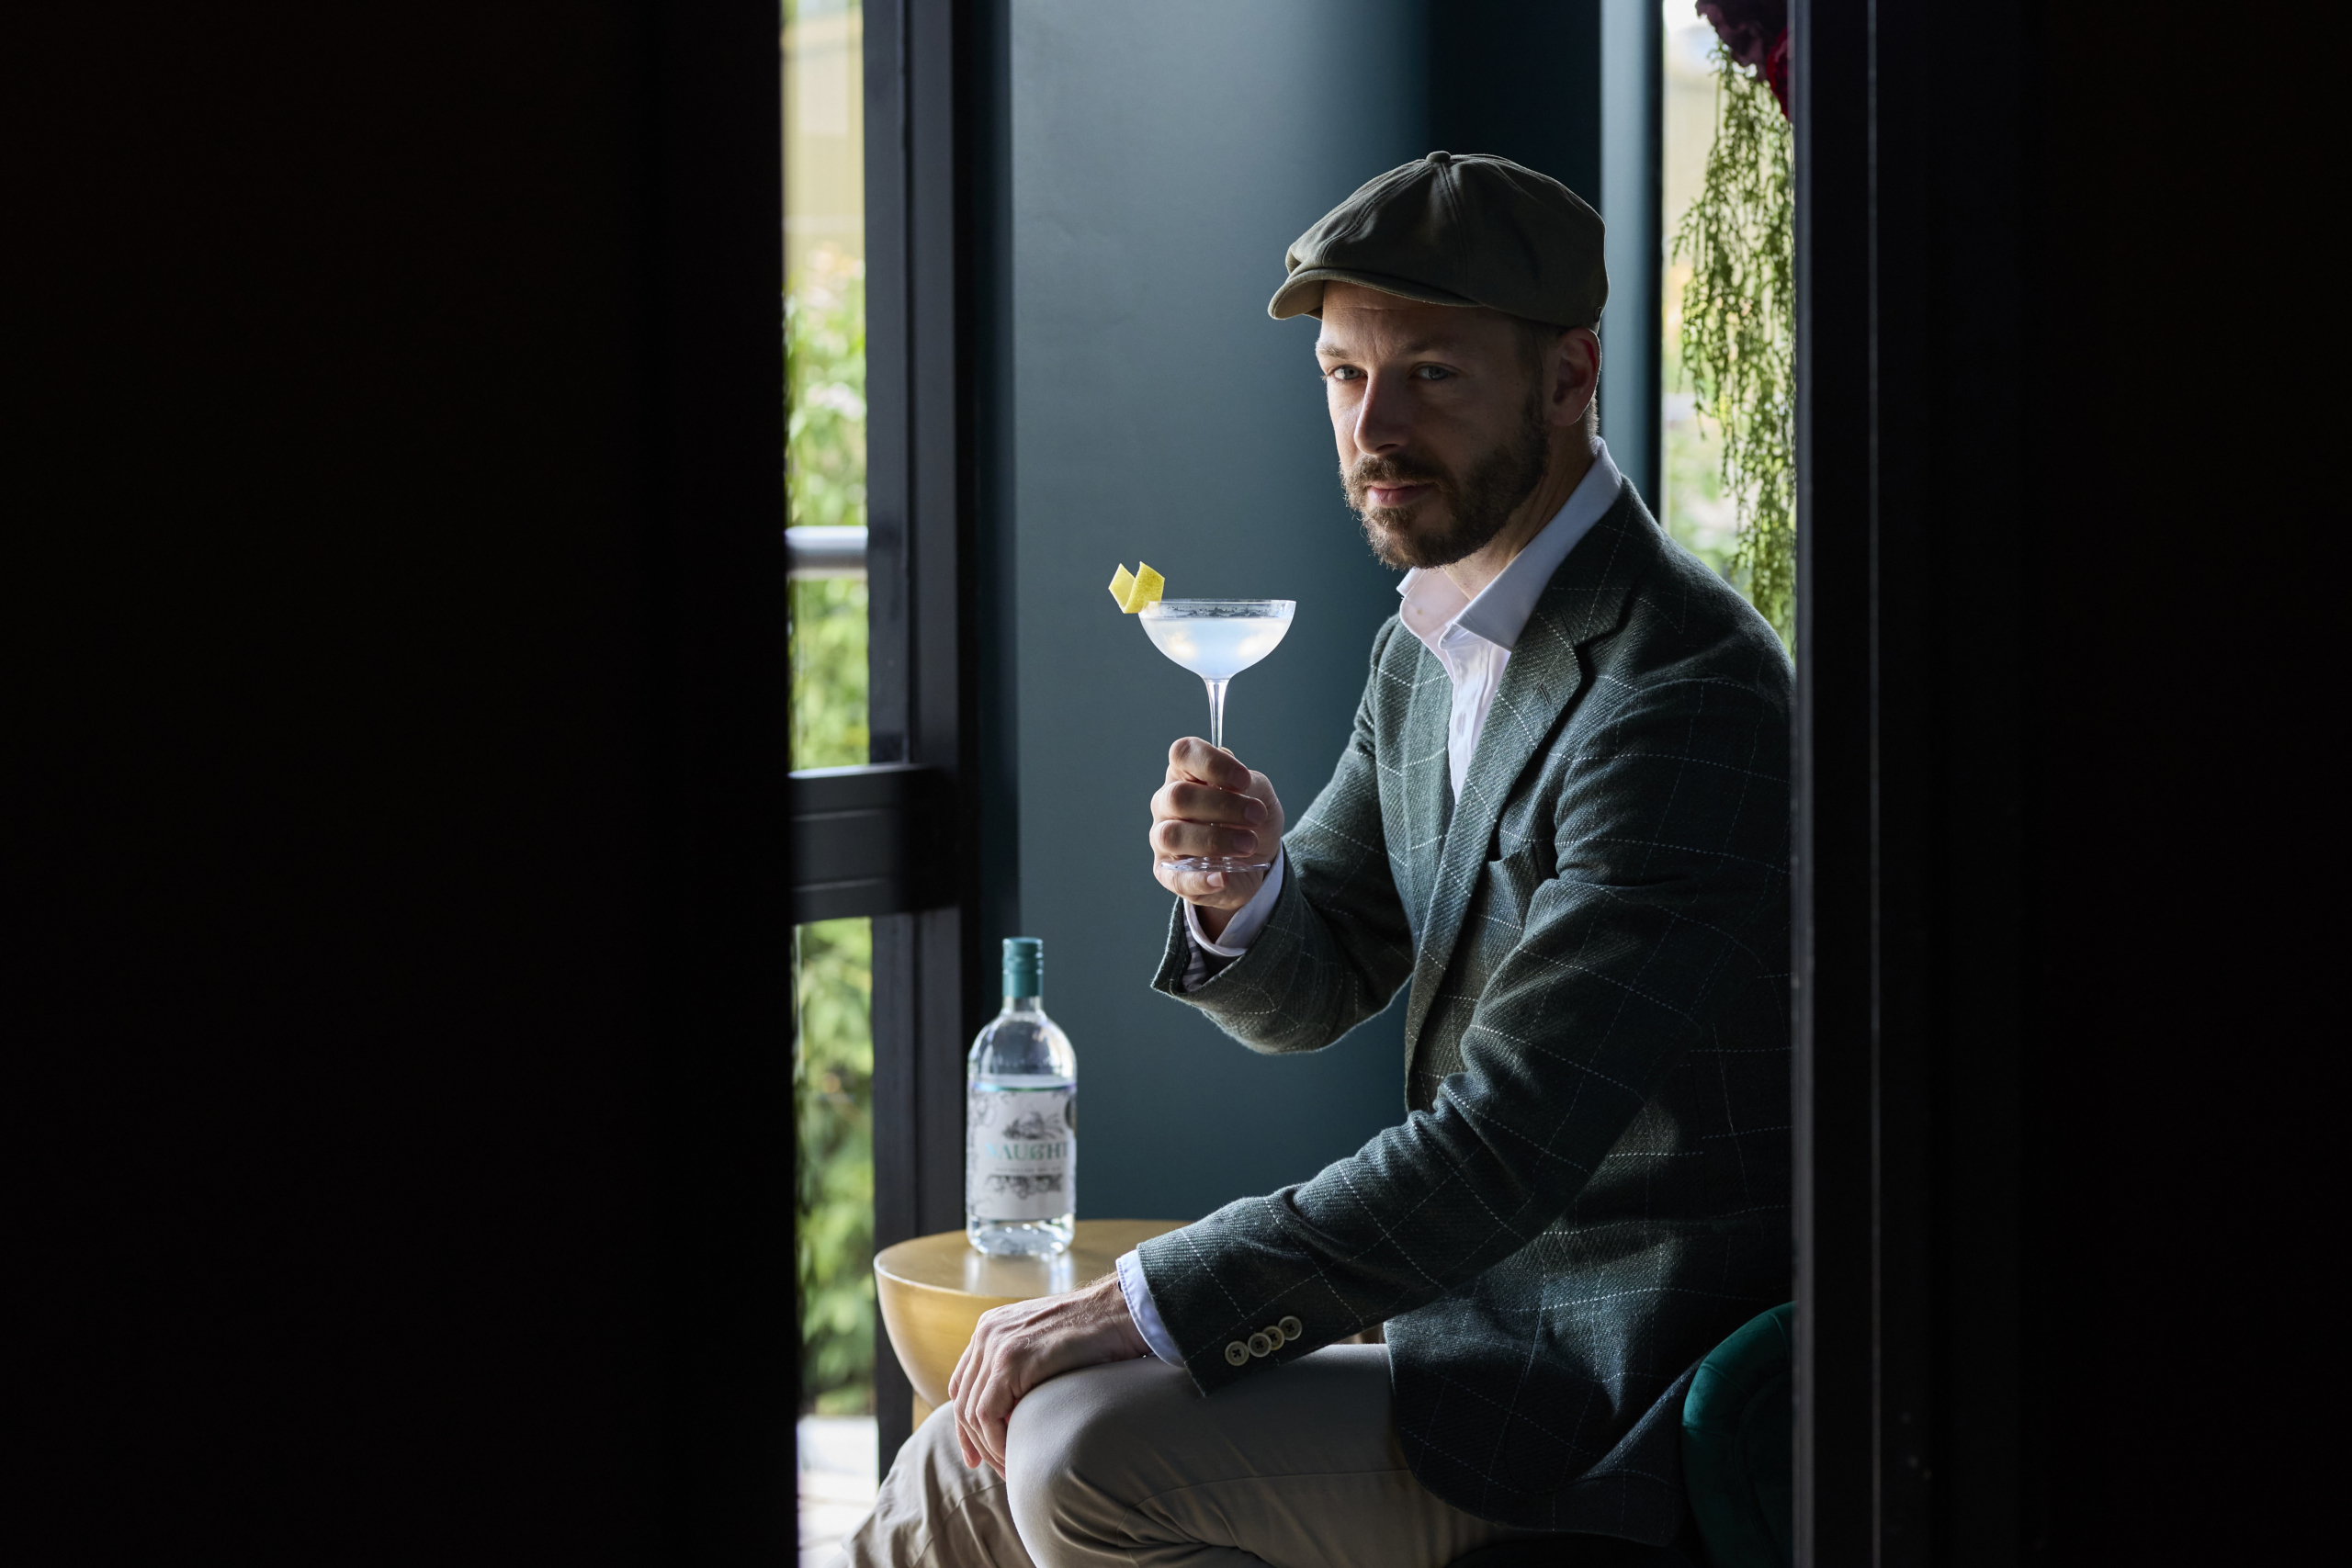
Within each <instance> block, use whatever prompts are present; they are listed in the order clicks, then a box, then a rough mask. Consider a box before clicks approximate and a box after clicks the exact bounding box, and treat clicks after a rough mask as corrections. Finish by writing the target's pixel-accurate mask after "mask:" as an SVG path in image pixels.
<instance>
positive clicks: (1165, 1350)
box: [1119, 1252, 1184, 1367]
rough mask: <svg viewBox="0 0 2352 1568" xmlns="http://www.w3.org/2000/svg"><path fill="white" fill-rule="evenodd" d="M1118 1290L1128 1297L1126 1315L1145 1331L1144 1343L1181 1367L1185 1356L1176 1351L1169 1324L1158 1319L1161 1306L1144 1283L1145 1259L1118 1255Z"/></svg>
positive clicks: (1127, 1254) (1126, 1254)
mask: <svg viewBox="0 0 2352 1568" xmlns="http://www.w3.org/2000/svg"><path fill="white" fill-rule="evenodd" d="M1119 1293H1120V1294H1121V1295H1123V1296H1125V1297H1126V1298H1127V1315H1128V1316H1129V1317H1132V1318H1134V1319H1135V1320H1136V1328H1138V1329H1140V1330H1141V1331H1142V1333H1143V1342H1144V1343H1145V1344H1147V1345H1148V1346H1150V1347H1151V1353H1152V1354H1153V1355H1155V1356H1157V1357H1159V1359H1161V1360H1163V1361H1165V1362H1167V1363H1168V1364H1169V1365H1170V1366H1171V1367H1181V1366H1182V1365H1183V1364H1184V1358H1183V1356H1182V1354H1180V1353H1179V1352H1178V1351H1177V1348H1176V1341H1175V1340H1174V1338H1172V1337H1170V1335H1169V1332H1168V1325H1166V1324H1165V1323H1162V1322H1161V1321H1160V1320H1159V1307H1158V1306H1157V1305H1155V1304H1154V1303H1153V1302H1152V1299H1151V1287H1150V1286H1149V1285H1148V1284H1146V1283H1145V1282H1144V1278H1143V1259H1142V1258H1138V1257H1136V1255H1135V1254H1134V1253H1132V1252H1123V1253H1121V1254H1120V1255H1119Z"/></svg>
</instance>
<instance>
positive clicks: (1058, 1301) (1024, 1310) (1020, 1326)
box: [947, 1274, 1151, 1475]
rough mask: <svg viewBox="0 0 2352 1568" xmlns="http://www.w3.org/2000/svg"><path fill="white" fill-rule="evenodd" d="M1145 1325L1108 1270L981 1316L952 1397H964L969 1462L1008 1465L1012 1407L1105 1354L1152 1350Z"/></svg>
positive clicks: (960, 1403)
mask: <svg viewBox="0 0 2352 1568" xmlns="http://www.w3.org/2000/svg"><path fill="white" fill-rule="evenodd" d="M1150 1354H1151V1347H1150V1346H1148V1345H1147V1344H1145V1343H1144V1338H1143V1331H1142V1330H1140V1329H1138V1328H1137V1327H1136V1320H1135V1319H1134V1318H1133V1317H1131V1316H1129V1315H1128V1314H1127V1298H1126V1296H1125V1293H1123V1292H1121V1291H1120V1289H1119V1277H1118V1276H1117V1275H1116V1274H1106V1275H1104V1276H1103V1278H1102V1279H1100V1280H1095V1281H1094V1283H1092V1284H1091V1285H1088V1286H1086V1287H1085V1288H1084V1289H1082V1290H1077V1291H1072V1292H1069V1294H1067V1295H1060V1296H1041V1297H1039V1298H1038V1299H1037V1300H1035V1301H1032V1302H1016V1303H1013V1304H1012V1305H1011V1306H1001V1307H997V1308H995V1309H993V1310H991V1311H989V1312H987V1313H983V1314H981V1316H980V1324H979V1326H978V1328H976V1329H974V1330H973V1331H972V1342H971V1343H970V1344H969V1345H967V1346H966V1347H964V1354H963V1357H962V1359H959V1360H958V1361H957V1362H956V1373H955V1375H954V1376H953V1377H951V1378H949V1379H948V1380H947V1397H948V1398H949V1399H951V1400H953V1401H955V1403H956V1442H957V1443H958V1444H960V1445H961V1446H962V1448H963V1450H964V1462H965V1463H966V1464H967V1465H969V1466H971V1467H972V1468H973V1469H975V1470H978V1468H979V1467H980V1466H981V1465H982V1464H986V1465H988V1466H989V1468H990V1469H992V1470H994V1471H995V1472H997V1473H998V1474H999V1475H1001V1474H1003V1473H1004V1431H1005V1426H1006V1423H1008V1422H1010V1421H1011V1420H1012V1407H1013V1406H1014V1405H1016V1404H1020V1403H1021V1400H1022V1398H1023V1395H1025V1394H1026V1393H1028V1392H1029V1391H1030V1390H1031V1389H1033V1388H1035V1387H1036V1386H1037V1385H1038V1384H1039V1383H1041V1382H1045V1381H1046V1379H1047V1378H1052V1377H1059V1376H1060V1375H1061V1374H1062V1373H1064V1372H1067V1371H1076V1370H1077V1369H1078V1368H1080V1367H1091V1366H1094V1365H1097V1364H1098V1363H1100V1362H1103V1361H1128V1360H1133V1359H1135V1358H1136V1357H1137V1356H1148V1355H1150Z"/></svg>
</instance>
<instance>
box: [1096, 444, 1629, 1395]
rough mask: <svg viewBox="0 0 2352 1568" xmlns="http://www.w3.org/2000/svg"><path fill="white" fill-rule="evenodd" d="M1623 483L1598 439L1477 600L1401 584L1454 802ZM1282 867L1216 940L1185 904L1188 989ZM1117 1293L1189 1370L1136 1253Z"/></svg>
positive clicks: (1437, 586)
mask: <svg viewBox="0 0 2352 1568" xmlns="http://www.w3.org/2000/svg"><path fill="white" fill-rule="evenodd" d="M1623 483H1624V480H1623V478H1621V477H1620V476H1619V474H1618V472H1617V465H1616V464H1615V463H1612V462H1611V461H1610V460H1609V447H1608V446H1607V445H1606V444H1605V443H1603V442H1601V441H1600V439H1599V438H1597V437H1596V438H1595V439H1594V441H1593V444H1592V468H1591V470H1590V471H1589V472H1588V473H1587V474H1586V475H1585V477H1584V479H1583V480H1582V481H1581V482H1580V483H1578V484H1577V488H1576V489H1575V491H1572V492H1571V493H1570V494H1569V496H1568V499H1567V501H1566V502H1565V503H1563V504H1562V506H1561V507H1560V510H1559V511H1557V512H1555V513H1552V520H1551V521H1550V522H1548V523H1546V524H1544V526H1543V527H1542V528H1540V529H1538V530H1537V531H1536V535H1535V536H1534V537H1533V538H1532V539H1530V540H1528V541H1527V543H1526V545H1525V546H1524V547H1521V550H1520V552H1519V554H1517V555H1515V556H1513V557H1512V558H1511V559H1510V565H1509V566H1506V567H1504V568H1503V569H1502V570H1501V571H1500V572H1498V573H1497V574H1496V577H1495V580H1494V581H1492V582H1489V583H1487V586H1486V587H1485V588H1483V589H1481V590H1480V591H1479V592H1478V594H1477V596H1476V598H1473V597H1471V596H1470V595H1468V594H1465V593H1464V592H1462V590H1461V589H1459V588H1457V587H1455V586H1454V582H1453V579H1452V578H1450V577H1448V576H1446V575H1445V573H1444V572H1443V571H1442V570H1428V569H1423V568H1419V567H1416V568H1415V569H1414V570H1411V571H1408V572H1407V573H1406V574H1405V581H1402V582H1400V583H1398V584H1397V593H1398V595H1399V596H1400V597H1402V598H1403V599H1404V601H1405V603H1404V604H1403V606H1402V607H1401V608H1400V609H1399V610H1398V611H1397V618H1398V619H1399V620H1401V621H1402V622H1403V623H1404V625H1405V629H1406V630H1407V631H1408V632H1411V633H1412V634H1413V635H1414V636H1415V637H1419V638H1420V639H1421V646H1422V647H1424V648H1426V649H1429V650H1430V652H1431V653H1433V654H1435V655H1436V656H1437V661H1438V663H1439V665H1440V666H1442V668H1443V669H1444V671H1445V678H1446V679H1447V680H1448V681H1449V682H1452V683H1453V711H1452V712H1451V713H1450V714H1449V715H1448V716H1447V718H1446V726H1445V762H1446V772H1447V773H1448V774H1449V775H1450V776H1451V778H1452V780H1453V797H1454V798H1455V799H1456V800H1459V799H1461V798H1462V785H1463V783H1464V780H1466V779H1468V778H1469V776H1470V761H1471V759H1472V758H1473V757H1476V755H1477V754H1478V737H1480V736H1481V735H1483V734H1485V733H1486V730H1487V714H1488V713H1490V712H1492V711H1493V709H1494V705H1495V692H1496V689H1497V688H1498V687H1499V686H1501V684H1502V683H1503V670H1504V668H1505V667H1506V666H1508V665H1509V664H1510V650H1511V649H1513V648H1514V647H1516V646H1517V645H1518V642H1519V634H1520V633H1521V632H1522V631H1525V630H1526V629H1527V617H1528V616H1530V615H1533V614H1534V613H1535V602H1536V601H1537V600H1539V599H1541V598H1542V597H1543V596H1544V589H1545V588H1547V587H1549V586H1551V582H1552V574H1553V573H1555V572H1556V571H1558V570H1560V563H1561V562H1562V561H1565V560H1566V559H1567V558H1568V552H1569V551H1570V550H1573V549H1575V548H1576V547H1577V541H1578V540H1580V539H1582V538H1583V537H1584V536H1586V535H1587V534H1589V533H1590V532H1592V525H1594V524H1595V523H1598V522H1600V516H1601V513H1604V512H1607V511H1608V510H1609V509H1610V508H1611V506H1613V505H1615V504H1616V502H1617V491H1618V490H1619V489H1620V487H1622V486H1623ZM1282 891H1283V854H1282V853H1281V852H1279V851H1277V852H1275V855H1274V864H1273V869H1272V870H1271V871H1269V872H1267V873H1266V880H1265V882H1264V883H1263V884H1262V885H1261V886H1260V887H1259V889H1258V891H1257V892H1256V894H1254V895H1253V896H1252V897H1250V902H1248V903H1247V904H1244V905H1243V906H1241V908H1239V909H1238V910H1236V911H1235V912H1234V915H1233V918H1232V919H1229V920H1227V922H1226V926H1225V930H1224V931H1223V932H1222V933H1220V934H1219V936H1218V938H1217V940H1216V941H1215V942H1211V941H1210V940H1209V939H1208V937H1207V936H1206V935H1204V933H1203V932H1202V931H1201V918H1200V914H1199V911H1197V910H1196V909H1194V908H1193V906H1192V905H1190V904H1187V905H1185V906H1184V929H1185V931H1188V932H1189V933H1191V935H1192V938H1193V953H1192V959H1191V961H1190V962H1189V963H1188V964H1186V965H1185V966H1184V981H1183V985H1184V989H1186V990H1188V991H1191V990H1197V989H1199V988H1200V987H1202V986H1203V985H1205V984H1206V983H1207V981H1208V977H1209V962H1208V961H1209V955H1210V954H1212V953H1213V954H1215V955H1216V956H1217V957H1218V958H1222V959H1227V960H1230V959H1235V958H1239V957H1240V956H1241V955H1242V954H1244V953H1248V952H1249V951H1250V943H1251V942H1254V941H1256V940H1257V937H1258V933H1259V932H1260V931H1264V930H1265V929H1266V920H1267V919H1268V917H1270V916H1271V915H1272V914H1273V912H1274V901H1275V900H1276V899H1277V898H1280V897H1282ZM1119 1289H1120V1291H1121V1292H1123V1293H1124V1294H1125V1296H1126V1298H1127V1312H1128V1314H1129V1315H1131V1316H1133V1317H1134V1319H1135V1320H1136V1327H1137V1328H1138V1329H1140V1330H1142V1331H1143V1338H1144V1343H1145V1344H1147V1345H1148V1346H1150V1347H1151V1353H1152V1354H1153V1355H1155V1356H1157V1357H1159V1359H1161V1360H1163V1361H1168V1362H1172V1363H1174V1364H1176V1365H1179V1366H1181V1365H1182V1364H1183V1357H1182V1356H1181V1355H1179V1354H1178V1353H1177V1350H1176V1342H1175V1341H1174V1340H1173V1339H1171V1338H1170V1337H1169V1334H1168V1328H1167V1325H1165V1324H1164V1323H1162V1322H1161V1320H1160V1316H1159V1306H1158V1305H1157V1304H1156V1303H1154V1302H1153V1301H1152V1299H1151V1288H1150V1287H1149V1286H1148V1285H1147V1284H1146V1283H1145V1282H1144V1277H1143V1265H1142V1263H1141V1262H1140V1261H1139V1260H1138V1259H1137V1258H1136V1255H1135V1254H1134V1253H1132V1252H1130V1253H1127V1254H1126V1255H1125V1256H1124V1257H1122V1258H1120V1259H1119Z"/></svg>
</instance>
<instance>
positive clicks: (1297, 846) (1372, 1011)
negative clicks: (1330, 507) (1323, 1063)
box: [1152, 620, 1413, 1054]
mask: <svg viewBox="0 0 2352 1568" xmlns="http://www.w3.org/2000/svg"><path fill="white" fill-rule="evenodd" d="M1396 632H1397V623H1396V622H1395V621H1394V620H1392V621H1390V622H1389V623H1388V624H1387V625H1386V626H1383V627H1382V628H1381V632H1380V635H1379V637H1376V638H1374V643H1373V653H1372V676H1371V680H1372V682H1375V683H1376V682H1380V681H1382V680H1384V679H1394V678H1395V677H1394V676H1393V675H1386V674H1384V672H1383V671H1382V668H1381V663H1382V656H1383V655H1384V654H1385V652H1386V650H1387V647H1388V640H1389V638H1390V637H1392V636H1394V635H1395V634H1396ZM1373 741H1374V737H1373V688H1372V686H1371V685H1369V684H1368V685H1367V687H1366V689H1365V692H1364V697H1363V702H1361V703H1360V704H1358V705H1357V707H1356V720H1355V728H1354V729H1353V731H1352V732H1351V734H1350V735H1349V737H1348V746H1347V750H1345V751H1343V752H1342V753H1340V765H1339V767H1338V768H1337V769H1336V770H1334V771H1333V773H1332V774H1331V782H1330V783H1329V784H1325V785H1324V786H1323V793H1322V794H1320V795H1317V796H1316V797H1315V803H1314V804H1313V805H1312V806H1310V807H1307V808H1306V816H1304V817H1302V818H1299V820H1298V823H1297V825H1296V826H1295V827H1294V828H1292V829H1291V830H1290V831H1289V832H1288V833H1286V834H1284V835H1283V851H1284V852H1285V856H1286V858H1287V860H1288V863H1289V871H1288V874H1287V875H1285V876H1284V878H1283V889H1282V894H1281V896H1280V897H1278V898H1276V900H1275V901H1274V908H1273V912H1272V914H1271V915H1270V916H1268V918H1267V920H1266V926H1265V929H1264V930H1263V931H1260V932H1259V933H1258V937H1257V940H1256V941H1255V942H1251V943H1250V951H1249V953H1247V954H1245V955H1244V956H1242V957H1240V958H1237V959H1235V960H1233V961H1232V962H1231V963H1229V964H1226V965H1225V966H1224V967H1223V968H1221V969H1219V970H1218V971H1217V972H1216V974H1215V975H1214V976H1211V977H1210V978H1209V980H1208V981H1207V983H1206V984H1204V985H1203V986H1201V987H1198V988H1197V989H1194V990H1191V991H1187V990H1184V989H1183V988H1182V982H1183V979H1184V972H1185V968H1186V966H1187V965H1188V964H1189V963H1190V962H1191V958H1192V939H1191V936H1190V933H1188V932H1187V931H1186V930H1185V927H1184V906H1183V905H1182V903H1181V902H1179V903H1178V904H1177V905H1176V908H1175V911H1174V914H1173V916H1172V918H1171V919H1170V925H1169V932H1168V946H1167V950H1166V952H1165V953H1164V954H1163V955H1162V957H1161V960H1160V965H1159V975H1158V976H1156V977H1155V978H1154V979H1153V981H1152V984H1153V986H1154V987H1155V988H1157V989H1159V990H1161V991H1165V992H1166V993H1168V994H1169V995H1170V996H1172V997H1175V998H1178V999H1179V1000H1181V1001H1185V1002H1189V1003H1191V1004H1192V1005H1193V1006H1194V1007H1197V1008H1199V1009H1201V1010H1203V1011H1204V1012H1206V1013H1207V1014H1208V1015H1209V1016H1210V1017H1211V1018H1213V1019H1215V1020H1216V1023H1217V1026H1218V1027H1219V1028H1221V1029H1223V1030H1224V1031H1225V1032H1227V1033H1228V1034H1230V1035H1232V1036H1233V1037H1234V1038H1235V1039H1236V1040H1238V1041H1240V1042H1241V1043H1243V1044H1244V1045H1247V1046H1249V1047H1250V1049H1251V1050H1253V1051H1262V1052H1267V1053H1270V1054H1272V1053H1282V1052H1290V1051H1314V1050H1319V1049H1320V1048H1322V1047H1323V1046H1326V1045H1329V1044H1330V1043H1332V1042H1333V1041H1334V1040H1337V1039H1339V1038H1340V1036H1341V1035H1342V1034H1345V1033H1346V1032H1348V1031H1349V1030H1351V1029H1353V1028H1354V1027H1355V1026H1356V1025H1357V1024H1359V1023H1362V1022H1363V1021H1364V1020H1366V1019H1368V1018H1372V1017H1374V1016H1376V1015H1377V1014H1378V1013H1379V1012H1380V1011H1381V1010H1382V1009H1384V1008H1385V1007H1386V1006H1387V1005H1388V1004H1389V1002H1390V1000H1391V999H1392V998H1395V996H1396V995H1397V990H1398V989H1399V988H1400V987H1402V986H1403V985H1404V984H1405V982H1406V981H1407V980H1408V979H1410V978H1411V977H1412V973H1413V933H1412V929H1411V927H1410V925H1409V924H1408V921H1407V920H1406V919H1405V907H1404V904H1403V901H1402V900H1401V899H1399V898H1398V897H1397V885H1396V882H1395V881H1394V879H1393V878H1391V876H1390V875H1389V872H1388V847H1387V841H1386V836H1385V833H1384V831H1383V829H1382V827H1381V814H1380V774H1379V767H1378V764H1377V763H1376V761H1374V744H1373Z"/></svg>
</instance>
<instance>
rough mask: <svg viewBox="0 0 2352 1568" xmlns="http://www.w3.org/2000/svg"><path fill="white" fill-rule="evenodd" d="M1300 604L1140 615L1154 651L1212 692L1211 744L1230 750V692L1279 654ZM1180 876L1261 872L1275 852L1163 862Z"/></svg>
mask: <svg viewBox="0 0 2352 1568" xmlns="http://www.w3.org/2000/svg"><path fill="white" fill-rule="evenodd" d="M1297 608H1298V602H1297V601H1296V600H1295V599H1162V600H1160V601H1159V603H1157V604H1147V605H1145V606H1144V607H1143V610H1142V612H1141V615H1142V617H1143V629H1144V635H1145V636H1147V637H1150V638H1151V645H1152V647H1154V648H1156V649H1159V651H1160V652H1162V653H1164V654H1166V655H1167V656H1168V657H1169V658H1170V659H1172V660H1175V661H1176V662H1177V663H1179V664H1181V665H1182V666H1183V667H1184V668H1185V669H1187V670H1190V671H1192V672H1193V674H1195V675H1198V676H1199V677H1200V678H1201V680H1202V682H1203V683H1204V684H1205V685H1206V686H1207V687H1208V689H1209V744H1210V745H1212V746H1223V745H1224V744H1225V686H1226V682H1228V681H1230V680H1232V679H1233V678H1234V677H1235V676H1236V675H1238V674H1240V673H1241V672H1242V671H1244V670H1247V669H1249V668H1250V666H1251V665H1252V664H1255V663H1257V662H1258V660H1261V659H1263V658H1265V657H1266V655H1268V654H1270V653H1272V652H1273V651H1274V647H1275V645H1276V644H1277V643H1279V642H1281V641H1282V640H1283V634H1284V633H1286V632H1288V631H1289V630H1290V617H1291V612H1292V611H1294V610H1295V609H1297ZM1273 863H1274V854H1273V846H1272V845H1266V846H1264V847H1263V850H1262V858H1259V857H1244V856H1238V855H1182V856H1179V857H1177V858H1176V859H1174V860H1169V861H1162V862H1161V864H1163V865H1168V866H1173V867H1174V868H1176V869H1177V870H1179V871H1262V870H1264V869H1265V868H1266V867H1267V866H1270V865H1272V864H1273Z"/></svg>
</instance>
